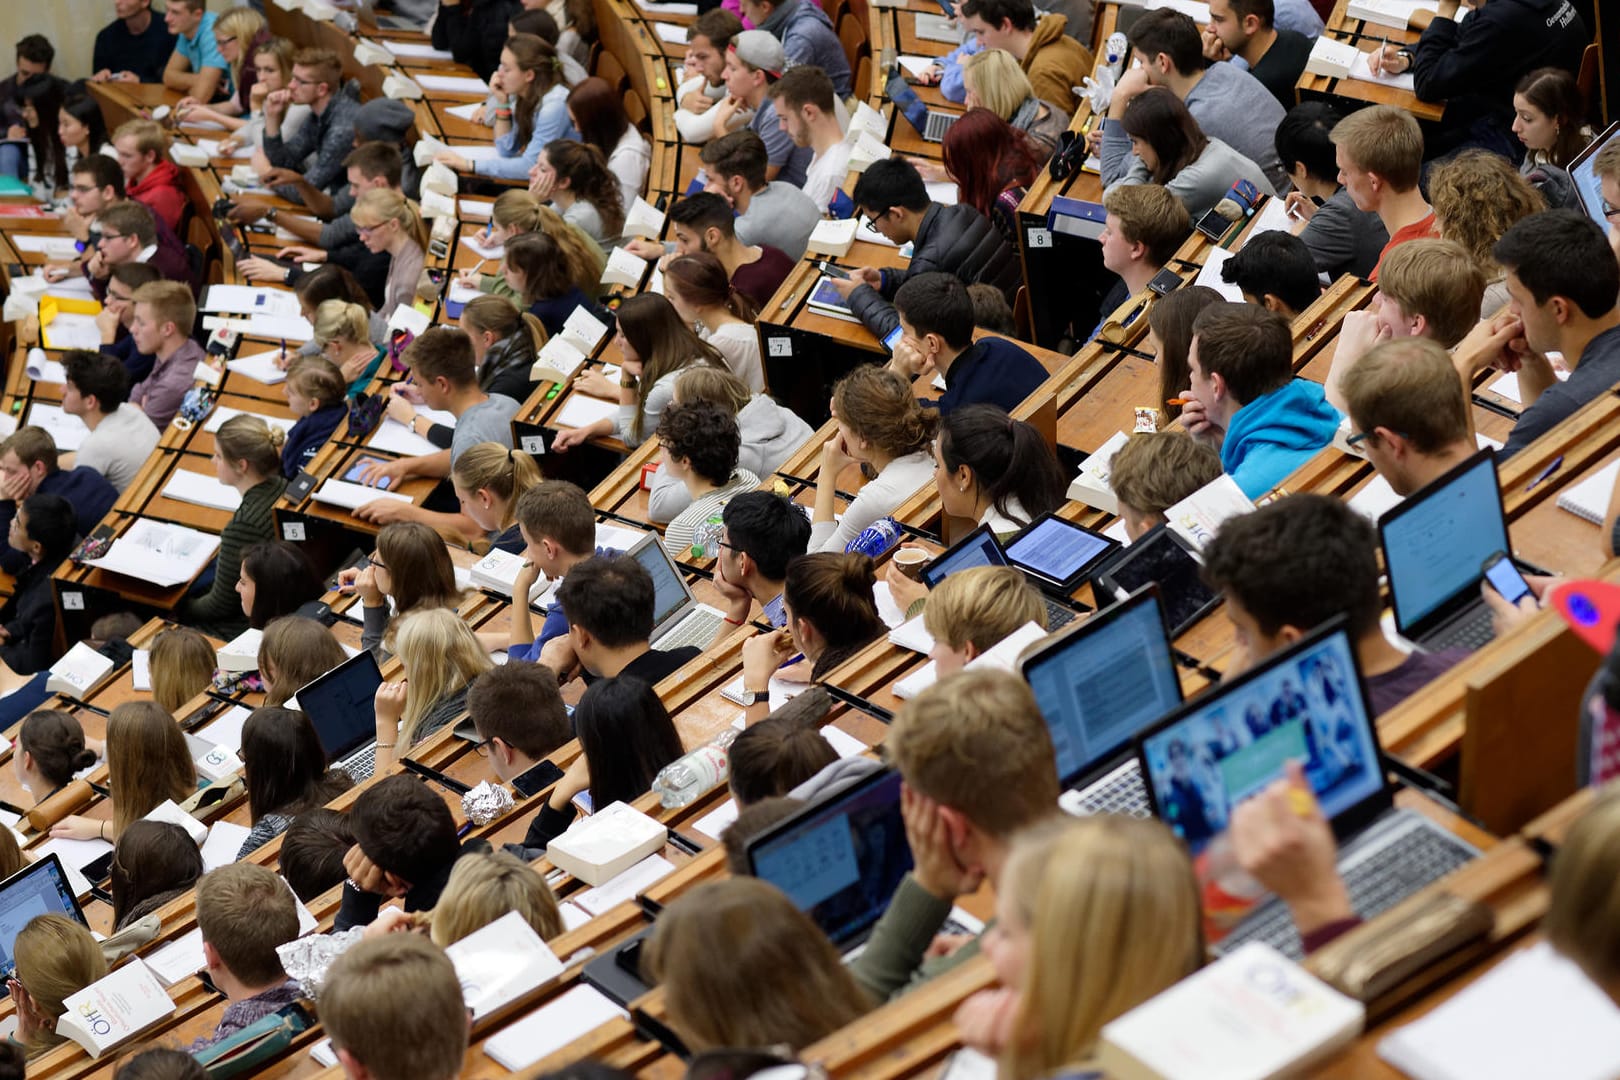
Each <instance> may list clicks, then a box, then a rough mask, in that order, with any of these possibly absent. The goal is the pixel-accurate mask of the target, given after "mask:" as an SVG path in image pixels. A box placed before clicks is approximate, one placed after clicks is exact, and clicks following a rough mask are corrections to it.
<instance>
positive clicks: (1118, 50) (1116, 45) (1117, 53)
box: [1103, 30, 1131, 84]
mask: <svg viewBox="0 0 1620 1080" xmlns="http://www.w3.org/2000/svg"><path fill="white" fill-rule="evenodd" d="M1130 44H1131V43H1130V41H1129V40H1127V39H1126V37H1125V35H1124V34H1121V33H1120V32H1119V31H1117V30H1116V31H1114V32H1113V33H1112V34H1109V35H1108V40H1107V41H1105V42H1103V63H1105V64H1107V65H1108V70H1110V71H1112V72H1113V73H1114V82H1115V83H1116V84H1117V83H1118V82H1119V77H1120V76H1121V75H1123V74H1124V73H1125V53H1126V51H1127V50H1128V49H1129V48H1130Z"/></svg>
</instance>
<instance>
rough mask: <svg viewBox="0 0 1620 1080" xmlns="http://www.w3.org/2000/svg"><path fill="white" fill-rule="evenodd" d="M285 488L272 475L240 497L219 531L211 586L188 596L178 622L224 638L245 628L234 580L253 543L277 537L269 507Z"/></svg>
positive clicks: (279, 480)
mask: <svg viewBox="0 0 1620 1080" xmlns="http://www.w3.org/2000/svg"><path fill="white" fill-rule="evenodd" d="M285 490H287V481H286V479H285V478H283V477H281V476H274V477H271V478H270V479H268V480H264V481H261V482H260V483H258V484H256V485H254V486H253V487H251V488H249V489H248V491H247V493H246V494H244V495H243V496H242V505H241V506H238V507H237V508H236V513H235V514H233V515H231V520H230V521H229V522H227V523H226V525H225V529H224V531H223V532H221V533H220V534H219V555H218V556H217V557H216V558H215V560H214V585H213V587H212V588H211V589H209V590H208V591H207V592H206V593H204V594H203V595H201V596H193V597H190V598H188V599H187V600H186V601H185V602H184V603H182V604H181V605H180V610H179V611H178V612H177V615H178V617H179V619H180V621H181V622H183V623H186V624H187V625H188V626H194V627H196V628H197V629H199V630H201V631H203V633H205V634H213V635H214V636H215V637H221V638H224V639H226V640H227V641H228V640H230V639H231V638H233V637H235V636H236V635H238V634H240V633H241V632H242V631H243V630H246V629H247V625H248V620H247V616H246V615H244V614H242V598H241V597H240V596H238V595H236V581H237V579H238V578H239V577H241V575H242V556H243V555H245V554H247V549H248V548H250V547H252V546H253V545H254V544H257V543H260V542H262V541H266V540H274V539H275V538H276V522H275V515H274V514H273V513H272V512H271V508H272V507H274V506H275V504H276V500H277V499H279V498H281V493H282V492H283V491H285Z"/></svg>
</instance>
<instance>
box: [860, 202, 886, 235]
mask: <svg viewBox="0 0 1620 1080" xmlns="http://www.w3.org/2000/svg"><path fill="white" fill-rule="evenodd" d="M892 213H894V207H892V206H891V207H889V209H887V210H885V211H883V212H882V213H880V214H862V215H861V225H862V226H864V227H865V228H868V229H870V230H872V231H873V232H877V231H878V227H877V223H878V222H880V221H882V220H883V219H884V218H886V217H888V216H889V215H890V214H892Z"/></svg>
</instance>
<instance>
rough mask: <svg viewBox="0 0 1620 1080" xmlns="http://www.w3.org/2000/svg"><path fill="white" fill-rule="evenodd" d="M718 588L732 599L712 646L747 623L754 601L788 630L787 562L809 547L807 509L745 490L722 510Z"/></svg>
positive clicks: (762, 612)
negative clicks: (805, 510) (786, 602)
mask: <svg viewBox="0 0 1620 1080" xmlns="http://www.w3.org/2000/svg"><path fill="white" fill-rule="evenodd" d="M720 521H721V528H720V539H719V543H718V547H719V549H720V550H719V552H718V553H716V555H715V563H714V587H715V588H716V589H717V590H719V592H720V595H721V596H723V597H725V598H726V599H727V600H728V601H730V605H729V607H728V609H727V611H726V613H725V621H724V622H723V623H721V625H720V627H719V629H717V630H716V631H715V635H714V641H712V642H710V644H711V646H712V645H716V644H719V643H720V641H721V640H722V639H724V638H725V637H727V636H728V635H729V634H730V633H731V632H732V631H733V630H735V629H736V628H737V627H739V626H741V625H742V624H743V623H745V622H747V621H748V616H749V613H750V612H752V611H753V610H754V603H755V602H756V601H757V602H758V603H759V609H760V617H761V618H763V619H764V620H765V621H766V622H768V623H770V624H771V625H772V626H774V627H776V628H777V629H781V628H783V627H785V626H787V607H786V604H785V603H784V601H783V599H782V585H783V582H784V581H785V580H786V578H787V568H788V562H789V561H790V560H792V559H793V558H795V557H796V556H799V555H803V554H804V553H805V551H806V550H808V549H809V546H810V519H809V518H807V517H806V516H805V514H804V510H803V508H801V507H800V506H799V505H798V504H797V503H795V502H793V501H792V500H791V499H788V498H787V497H785V496H782V495H776V494H773V493H772V492H769V491H745V492H743V493H742V494H741V495H738V496H736V497H735V498H733V499H732V500H731V501H730V502H728V503H726V505H725V508H724V509H723V510H721V511H720Z"/></svg>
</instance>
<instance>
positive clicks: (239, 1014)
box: [187, 979, 303, 1054]
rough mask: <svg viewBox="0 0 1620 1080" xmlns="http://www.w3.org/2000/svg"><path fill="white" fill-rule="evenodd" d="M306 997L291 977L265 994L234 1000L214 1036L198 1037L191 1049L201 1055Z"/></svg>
mask: <svg viewBox="0 0 1620 1080" xmlns="http://www.w3.org/2000/svg"><path fill="white" fill-rule="evenodd" d="M302 996H303V991H302V990H300V989H299V986H298V983H297V982H295V981H294V980H292V979H288V980H287V981H286V982H284V983H282V984H281V985H280V986H272V987H271V988H270V989H268V990H266V991H264V992H263V993H262V994H255V995H254V996H253V997H250V998H244V999H243V1000H241V1001H233V1002H231V1003H230V1004H229V1005H228V1006H226V1008H225V1014H224V1015H223V1016H221V1017H220V1018H219V1027H217V1028H215V1029H214V1033H213V1034H212V1035H209V1036H206V1037H204V1038H201V1039H198V1040H197V1041H196V1042H194V1043H192V1044H191V1048H190V1049H189V1050H188V1051H187V1052H188V1053H192V1054H200V1053H202V1052H203V1051H204V1050H207V1049H208V1048H209V1047H211V1046H213V1045H215V1044H216V1043H221V1042H224V1041H225V1040H226V1039H228V1038H230V1037H231V1036H232V1035H235V1034H236V1033H237V1032H239V1031H241V1030H242V1029H243V1028H245V1027H247V1026H249V1025H250V1024H255V1023H258V1022H259V1021H260V1020H263V1019H264V1018H265V1017H267V1016H269V1015H270V1014H271V1013H273V1012H276V1011H277V1010H279V1009H284V1008H286V1007H287V1006H288V1005H291V1004H292V1003H293V1002H295V1001H297V1000H298V999H299V998H300V997H302Z"/></svg>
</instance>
